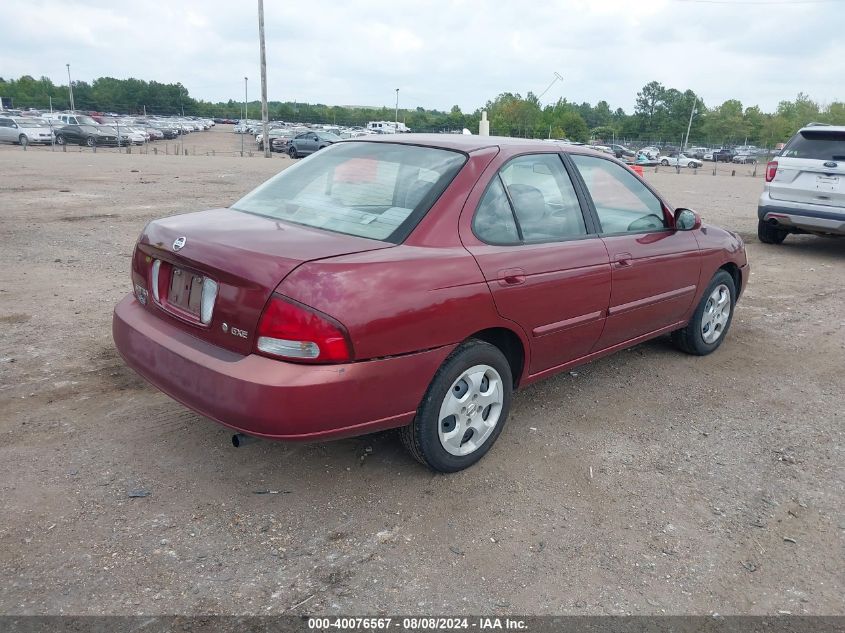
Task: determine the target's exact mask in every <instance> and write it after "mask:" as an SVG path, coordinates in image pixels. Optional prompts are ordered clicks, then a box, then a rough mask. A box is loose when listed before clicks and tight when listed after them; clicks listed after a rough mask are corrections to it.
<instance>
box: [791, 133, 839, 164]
mask: <svg viewBox="0 0 845 633" xmlns="http://www.w3.org/2000/svg"><path fill="white" fill-rule="evenodd" d="M780 155H781V156H788V157H790V158H812V159H816V160H845V132H836V131H832V130H821V129H820V130H804V131H803V132H800V133H798V134H796V135H795V136H794V137H792V140H791V141H789V143H787V144H786V147H784V148H783V151H782V152H781V154H780Z"/></svg>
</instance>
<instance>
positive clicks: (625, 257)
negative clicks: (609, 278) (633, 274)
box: [613, 253, 634, 268]
mask: <svg viewBox="0 0 845 633" xmlns="http://www.w3.org/2000/svg"><path fill="white" fill-rule="evenodd" d="M633 263H634V256H633V255H631V253H616V255H614V256H613V264H614V265H615V266H616V267H617V268H627V267H628V266H630V265H631V264H633Z"/></svg>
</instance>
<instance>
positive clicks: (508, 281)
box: [498, 268, 525, 286]
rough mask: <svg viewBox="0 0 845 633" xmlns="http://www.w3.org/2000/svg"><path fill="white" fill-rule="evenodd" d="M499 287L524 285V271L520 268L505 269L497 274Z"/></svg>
mask: <svg viewBox="0 0 845 633" xmlns="http://www.w3.org/2000/svg"><path fill="white" fill-rule="evenodd" d="M498 278H499V279H498V281H499V285H500V286H518V285H519V284H524V283H525V271H524V270H522V268H506V269H504V270H500V271H499V274H498Z"/></svg>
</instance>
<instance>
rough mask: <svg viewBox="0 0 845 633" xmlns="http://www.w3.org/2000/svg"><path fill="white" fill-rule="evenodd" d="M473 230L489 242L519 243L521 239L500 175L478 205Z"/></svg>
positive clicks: (479, 237)
mask: <svg viewBox="0 0 845 633" xmlns="http://www.w3.org/2000/svg"><path fill="white" fill-rule="evenodd" d="M472 230H473V232H474V233H475V235H476V237H478V239H480V240H481V241H482V242H487V243H488V244H518V243H519V241H520V240H519V233H518V232H517V230H516V222H515V221H514V219H513V211H511V205H510V203H509V202H508V197H507V194H505V188H504V187H503V186H502V181H501V180H500V179H499V176H498V175H496V177H495V178H494V179H493V182H492V183H490V186H489V187H487V192H486V193H485V194H484V197H483V198H482V199H481V202H480V203H479V205H478V209H477V210H476V212H475V217H474V218H473V219H472Z"/></svg>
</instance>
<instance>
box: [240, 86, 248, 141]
mask: <svg viewBox="0 0 845 633" xmlns="http://www.w3.org/2000/svg"><path fill="white" fill-rule="evenodd" d="M248 81H249V78H248V77H244V122H243V125H241V156H243V155H244V136H245V135H246V129H245V128H246V120H247V118H246V114H247V112H246V95H247V82H248Z"/></svg>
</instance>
